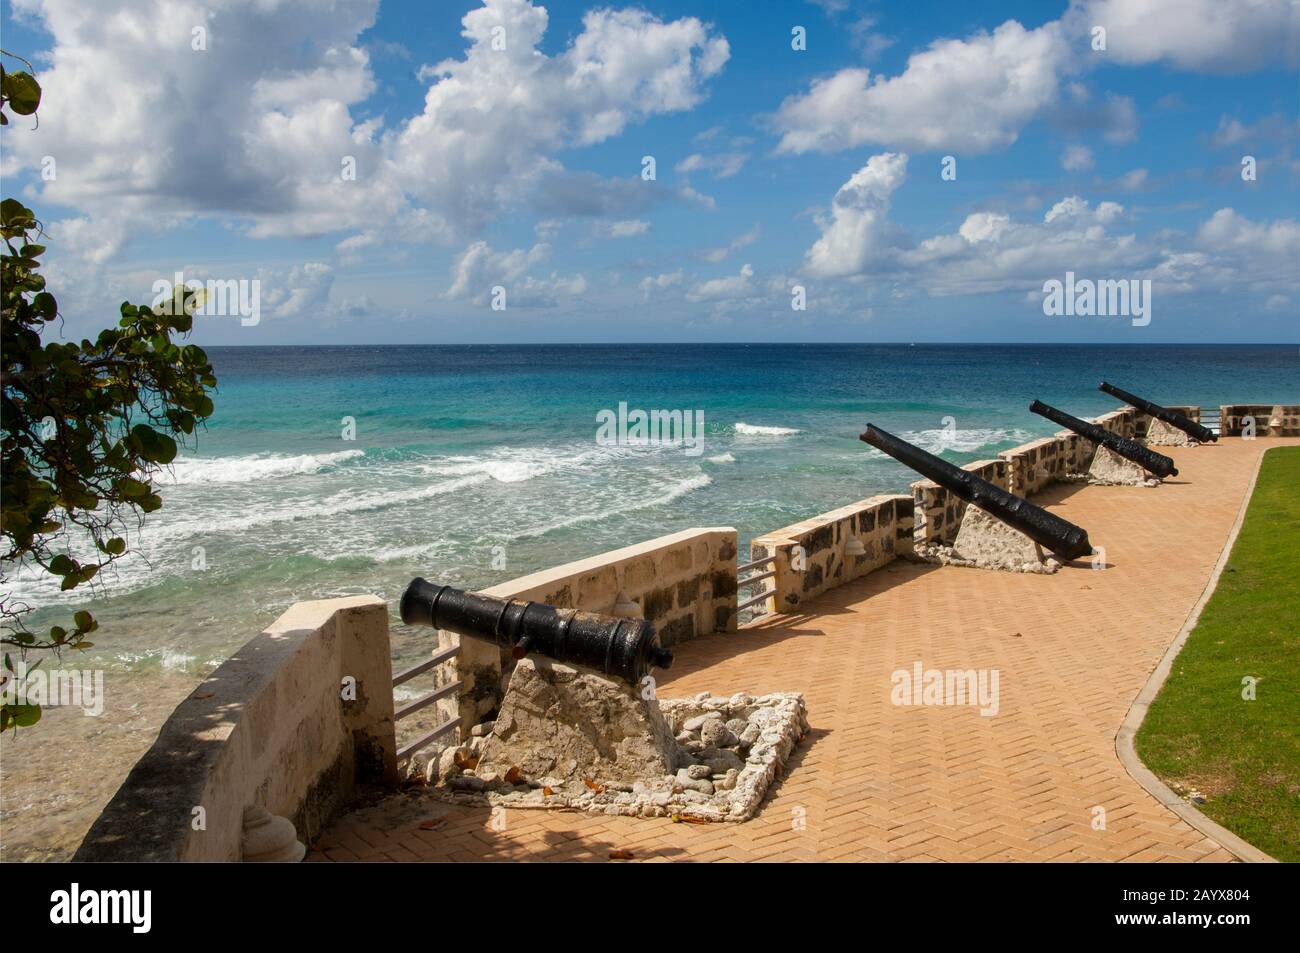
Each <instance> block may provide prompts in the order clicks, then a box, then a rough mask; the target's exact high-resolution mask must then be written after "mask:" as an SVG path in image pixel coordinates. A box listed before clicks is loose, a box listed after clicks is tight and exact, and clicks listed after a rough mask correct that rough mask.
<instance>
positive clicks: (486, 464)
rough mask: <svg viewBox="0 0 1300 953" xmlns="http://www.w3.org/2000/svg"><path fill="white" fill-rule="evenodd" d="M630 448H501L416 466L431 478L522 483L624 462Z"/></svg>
mask: <svg viewBox="0 0 1300 953" xmlns="http://www.w3.org/2000/svg"><path fill="white" fill-rule="evenodd" d="M629 449H630V448H625V447H600V446H592V445H589V444H565V445H563V446H558V447H503V448H500V449H497V450H493V451H491V452H490V453H486V454H484V455H482V456H454V457H444V458H442V459H440V460H436V461H434V462H433V463H425V464H420V466H419V470H420V472H421V473H427V474H429V475H431V476H475V475H479V474H482V475H484V476H487V477H490V478H491V479H493V480H495V481H496V482H498V483H523V482H525V481H528V480H531V479H533V478H535V477H539V476H545V475H547V474H550V473H557V472H561V471H567V470H585V469H591V468H594V467H598V466H602V465H605V464H608V463H612V462H615V461H617V460H620V459H625V458H627V457H628V456H630V452H629Z"/></svg>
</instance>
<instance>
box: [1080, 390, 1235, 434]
mask: <svg viewBox="0 0 1300 953" xmlns="http://www.w3.org/2000/svg"><path fill="white" fill-rule="evenodd" d="M1097 390H1100V391H1105V392H1106V393H1107V394H1110V396H1112V397H1117V398H1119V399H1120V400H1122V401H1124V403H1126V404H1129V405H1130V406H1132V407H1136V408H1137V409H1138V410H1140V411H1142V413H1144V414H1147V415H1148V416H1151V417H1154V418H1156V419H1157V420H1163V421H1164V422H1165V423H1167V424H1169V425H1170V426H1171V427H1177V428H1178V429H1179V430H1181V431H1182V432H1183V433H1185V434H1187V435H1188V436H1189V437H1191V438H1192V439H1193V440H1198V441H1200V442H1201V443H1213V442H1214V441H1216V440H1218V439H1219V435H1218V434H1216V433H1215V432H1214V431H1213V430H1211V429H1210V428H1208V427H1203V426H1202V425H1200V424H1198V423H1197V422H1196V421H1195V420H1192V418H1190V417H1188V416H1186V415H1185V414H1180V413H1179V412H1178V411H1176V410H1170V409H1169V408H1168V407H1161V406H1160V405H1159V404H1153V403H1151V401H1149V400H1144V399H1143V398H1141V397H1138V396H1137V395H1136V394H1130V393H1129V392H1128V391H1126V390H1120V389H1119V388H1118V387H1116V386H1115V385H1113V384H1107V383H1106V382H1105V381H1102V382H1101V383H1100V384H1098V385H1097Z"/></svg>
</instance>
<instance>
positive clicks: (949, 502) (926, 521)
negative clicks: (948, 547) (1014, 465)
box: [912, 460, 1010, 546]
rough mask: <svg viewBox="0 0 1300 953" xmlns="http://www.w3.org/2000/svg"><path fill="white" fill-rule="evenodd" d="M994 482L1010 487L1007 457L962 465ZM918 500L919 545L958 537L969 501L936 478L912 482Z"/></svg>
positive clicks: (916, 525) (916, 537) (916, 540)
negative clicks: (943, 485)
mask: <svg viewBox="0 0 1300 953" xmlns="http://www.w3.org/2000/svg"><path fill="white" fill-rule="evenodd" d="M962 469H963V470H968V471H970V472H971V473H974V474H975V475H976V476H978V477H980V478H982V479H985V480H988V481H989V482H990V483H992V484H993V485H994V486H998V487H1001V488H1002V489H1004V490H1009V489H1010V487H1009V486H1008V485H1007V461H1006V460H976V461H975V462H973V463H967V464H965V465H963V466H962ZM912 500H913V502H914V504H915V516H914V520H915V522H914V524H913V527H912V540H913V542H914V544H915V545H917V546H938V545H943V544H950V543H951V542H952V541H953V540H954V539H956V537H957V529H958V527H960V526H961V518H962V515H963V514H964V513H965V512H966V506H967V503H966V501H965V500H963V499H961V498H960V497H958V496H956V495H954V494H952V493H949V492H948V491H947V490H945V489H944V488H943V487H941V486H940V485H939V484H937V483H935V482H934V481H933V480H918V481H917V482H915V483H913V484H912Z"/></svg>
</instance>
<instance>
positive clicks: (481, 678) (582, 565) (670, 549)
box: [439, 527, 736, 735]
mask: <svg viewBox="0 0 1300 953" xmlns="http://www.w3.org/2000/svg"><path fill="white" fill-rule="evenodd" d="M483 592H484V594H486V595H489V596H496V597H497V598H498V599H531V600H534V601H537V602H545V603H548V604H550V605H553V606H560V607H561V608H566V609H584V610H586V611H588V612H602V613H610V612H612V611H613V609H614V603H615V601H616V600H617V598H618V594H619V592H625V593H626V594H627V595H628V596H630V597H631V599H632V601H633V602H635V603H636V604H637V605H638V606H640V607H641V614H642V615H643V616H644V617H645V618H646V619H647V620H649V621H650V622H653V623H654V625H655V628H656V630H657V631H658V633H659V639H660V641H661V642H663V644H664V645H668V646H671V645H675V644H677V643H678V642H685V641H687V640H689V639H693V638H695V637H696V636H697V635H704V634H707V633H709V632H734V631H735V629H736V531H735V530H734V529H732V528H730V527H713V528H707V529H688V530H684V531H682V532H680V533H674V534H672V535H670V536H661V537H659V538H658V539H651V540H647V541H646V542H644V543H638V544H636V545H635V546H628V547H625V548H624V549H616V550H613V551H612V552H608V553H601V554H600V555H598V556H592V557H590V558H588V559H580V560H578V561H577V562H572V563H566V564H564V565H562V566H556V567H554V568H552V569H545V570H543V571H541V572H536V573H533V574H531V575H528V576H521V577H520V578H518V579H511V580H510V581H508V582H503V583H501V584H500V585H496V586H493V587H492V588H490V589H484V590H483ZM439 638H440V641H441V642H442V643H443V644H455V643H456V642H457V640H458V637H457V636H456V635H454V634H451V633H447V632H443V633H440V635H439ZM460 646H461V653H460V655H459V657H458V658H457V659H456V668H457V674H458V676H459V678H460V682H461V687H460V689H459V692H458V695H457V697H456V699H455V702H454V705H455V712H454V714H458V715H459V716H460V718H461V732H462V735H464V734H467V733H468V731H469V729H470V728H472V727H473V726H474V725H476V724H478V723H479V722H480V721H482V720H483V719H484V718H486V717H488V716H489V715H490V714H491V713H492V712H493V710H495V709H496V707H497V706H498V705H499V704H500V702H501V697H502V694H503V691H504V685H503V682H504V678H505V676H507V675H508V674H509V673H510V671H511V669H512V668H513V665H514V661H513V660H512V659H511V658H510V654H509V652H506V651H503V650H501V649H499V648H498V647H496V646H494V645H488V644H485V643H484V642H481V641H479V640H477V639H464V640H460ZM448 714H453V713H452V712H448ZM453 716H454V715H453Z"/></svg>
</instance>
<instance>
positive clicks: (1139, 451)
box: [1029, 400, 1178, 480]
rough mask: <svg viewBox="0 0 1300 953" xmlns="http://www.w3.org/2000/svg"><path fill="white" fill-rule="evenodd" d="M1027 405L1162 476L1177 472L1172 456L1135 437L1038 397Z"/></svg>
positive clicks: (1041, 415) (1049, 418)
mask: <svg viewBox="0 0 1300 953" xmlns="http://www.w3.org/2000/svg"><path fill="white" fill-rule="evenodd" d="M1029 409H1030V411H1032V412H1033V413H1035V414H1038V416H1040V417H1046V418H1047V419H1048V420H1050V421H1053V422H1054V423H1058V424H1060V425H1061V426H1062V427H1065V428H1066V429H1067V430H1073V431H1074V432H1075V433H1077V434H1078V435H1079V436H1081V437H1087V438H1088V439H1089V440H1091V441H1092V442H1093V443H1096V444H1102V445H1104V446H1106V447H1109V448H1110V449H1111V450H1113V451H1115V452H1116V453H1118V454H1119V455H1120V456H1121V457H1123V458H1124V459H1125V460H1132V461H1133V462H1134V463H1136V464H1137V465H1138V466H1140V467H1142V468H1143V469H1144V470H1149V471H1150V472H1152V473H1154V474H1155V475H1156V476H1158V477H1160V479H1162V480H1163V479H1164V478H1165V477H1170V476H1178V468H1177V467H1175V466H1174V461H1173V460H1171V459H1170V458H1169V457H1166V456H1165V455H1164V454H1163V453H1156V452H1155V451H1154V450H1152V449H1151V448H1150V447H1144V446H1142V444H1140V443H1138V442H1137V441H1136V440H1130V439H1128V437H1121V436H1120V435H1119V434H1117V433H1111V432H1110V431H1109V430H1107V429H1106V428H1105V427H1099V426H1097V425H1096V424H1090V423H1088V421H1086V420H1080V419H1079V418H1078V417H1075V416H1073V415H1072V414H1067V413H1066V412H1065V411H1063V410H1057V409H1056V408H1055V407H1052V406H1051V405H1049V404H1044V403H1043V402H1042V401H1041V400H1036V401H1034V402H1033V403H1032V404H1030V405H1029Z"/></svg>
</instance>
